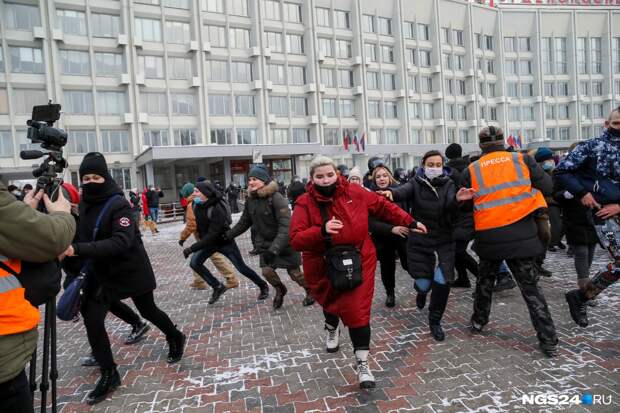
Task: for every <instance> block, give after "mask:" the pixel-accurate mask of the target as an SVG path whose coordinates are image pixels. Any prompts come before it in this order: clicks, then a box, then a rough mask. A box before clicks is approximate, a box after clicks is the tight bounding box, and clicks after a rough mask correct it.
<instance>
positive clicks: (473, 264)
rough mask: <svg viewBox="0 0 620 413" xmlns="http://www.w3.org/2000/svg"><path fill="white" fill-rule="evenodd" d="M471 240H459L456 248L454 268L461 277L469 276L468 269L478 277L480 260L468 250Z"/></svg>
mask: <svg viewBox="0 0 620 413" xmlns="http://www.w3.org/2000/svg"><path fill="white" fill-rule="evenodd" d="M468 245H469V241H463V240H457V241H456V244H455V250H454V269H455V270H456V273H457V275H458V277H459V278H469V277H467V271H469V272H471V273H472V274H473V275H474V277H476V278H478V261H476V259H475V258H474V257H472V256H471V255H469V252H467V246H468Z"/></svg>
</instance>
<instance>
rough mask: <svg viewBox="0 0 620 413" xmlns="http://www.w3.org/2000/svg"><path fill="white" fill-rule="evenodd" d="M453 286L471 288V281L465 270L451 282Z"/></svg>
mask: <svg viewBox="0 0 620 413" xmlns="http://www.w3.org/2000/svg"><path fill="white" fill-rule="evenodd" d="M452 287H454V288H471V283H470V282H469V277H468V276H467V272H465V274H462V273H461V274H459V276H458V277H457V279H456V281H454V284H452Z"/></svg>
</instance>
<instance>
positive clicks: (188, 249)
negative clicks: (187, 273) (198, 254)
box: [183, 248, 192, 259]
mask: <svg viewBox="0 0 620 413" xmlns="http://www.w3.org/2000/svg"><path fill="white" fill-rule="evenodd" d="M190 255H192V249H191V248H185V249H184V250H183V256H184V257H185V259H187V257H189V256H190Z"/></svg>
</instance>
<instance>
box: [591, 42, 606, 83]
mask: <svg viewBox="0 0 620 413" xmlns="http://www.w3.org/2000/svg"><path fill="white" fill-rule="evenodd" d="M602 66H603V65H602V52H601V38H600V37H592V38H590V69H591V70H592V73H595V74H598V73H601V70H602Z"/></svg>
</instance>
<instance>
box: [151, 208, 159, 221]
mask: <svg viewBox="0 0 620 413" xmlns="http://www.w3.org/2000/svg"><path fill="white" fill-rule="evenodd" d="M149 212H150V213H151V219H152V220H153V221H155V222H157V221H158V219H159V208H149Z"/></svg>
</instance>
